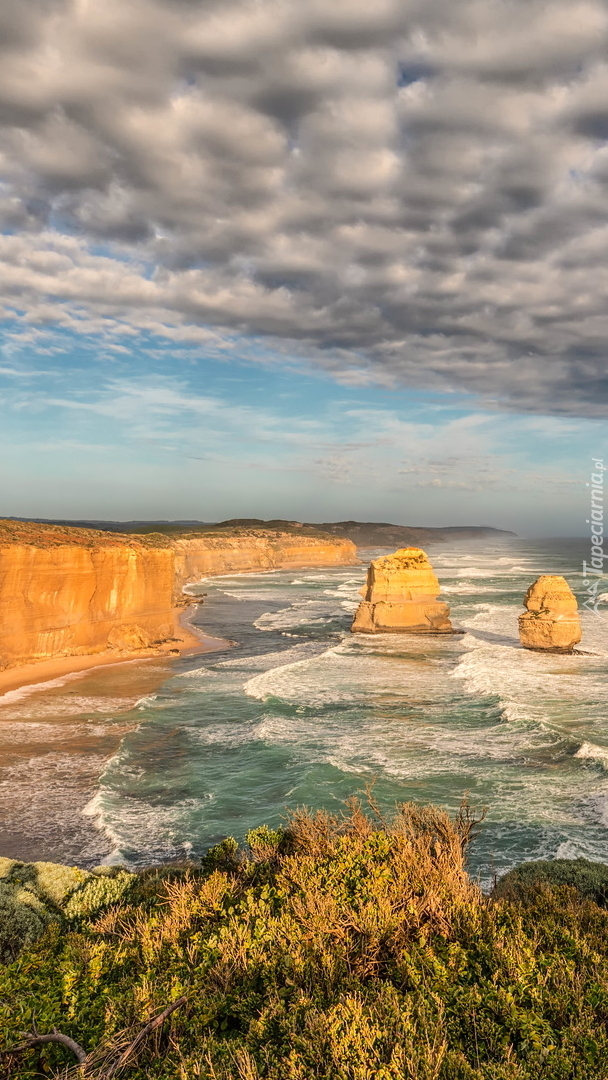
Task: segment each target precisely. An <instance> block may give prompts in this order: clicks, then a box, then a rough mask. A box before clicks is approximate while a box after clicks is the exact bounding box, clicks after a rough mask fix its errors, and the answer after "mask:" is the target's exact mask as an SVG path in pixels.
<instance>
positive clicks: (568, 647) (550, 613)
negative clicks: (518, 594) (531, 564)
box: [519, 574, 582, 652]
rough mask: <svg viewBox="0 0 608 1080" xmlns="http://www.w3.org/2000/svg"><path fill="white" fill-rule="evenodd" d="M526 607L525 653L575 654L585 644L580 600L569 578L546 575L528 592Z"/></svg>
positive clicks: (522, 618) (522, 619) (522, 633)
mask: <svg viewBox="0 0 608 1080" xmlns="http://www.w3.org/2000/svg"><path fill="white" fill-rule="evenodd" d="M524 604H525V607H526V609H527V610H526V611H525V612H524V613H523V615H520V616H519V639H520V641H521V643H522V645H523V647H524V648H525V649H548V650H549V651H551V652H571V651H572V649H573V647H574V646H575V645H576V644H577V643H578V642H579V641H580V640H581V636H582V634H581V624H580V619H579V616H578V609H577V603H576V597H575V595H574V593H573V592H572V589H571V588H570V586H569V585H568V582H567V581H566V579H565V578H563V577H559V576H558V575H556V574H543V575H542V576H541V577H539V578H537V580H536V581H535V582H534V584H533V585H531V586H530V588H529V589H528V591H527V593H526V595H525V597H524Z"/></svg>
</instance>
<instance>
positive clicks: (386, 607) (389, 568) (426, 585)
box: [351, 547, 453, 634]
mask: <svg viewBox="0 0 608 1080" xmlns="http://www.w3.org/2000/svg"><path fill="white" fill-rule="evenodd" d="M438 594H439V582H438V581H437V578H436V577H435V574H434V573H433V568H432V566H431V564H430V562H429V560H428V557H427V555H426V553H425V552H424V551H422V550H421V548H416V547H406V548H400V549H399V551H396V552H395V553H394V555H387V556H385V557H384V558H382V559H375V560H374V561H373V562H372V563H371V564H370V567H369V570H368V572H367V582H366V584H365V585H364V587H363V588H362V589H361V596H362V597H363V601H362V603H360V604H359V607H358V609H357V613H356V615H355V619H354V622H353V625H352V627H351V629H352V631H353V633H355V634H378V633H399V632H407V633H411V634H449V633H452V632H453V631H452V624H451V622H450V609H449V607H448V605H447V604H445V603H444V602H443V601H441V600H438V599H437V596H438Z"/></svg>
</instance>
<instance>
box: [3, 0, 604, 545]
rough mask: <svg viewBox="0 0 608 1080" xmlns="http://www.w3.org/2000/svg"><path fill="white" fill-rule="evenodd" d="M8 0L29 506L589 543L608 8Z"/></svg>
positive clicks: (19, 386) (13, 306) (12, 202)
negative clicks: (423, 528)
mask: <svg viewBox="0 0 608 1080" xmlns="http://www.w3.org/2000/svg"><path fill="white" fill-rule="evenodd" d="M5 8H6V10H5V11H3V13H2V35H0V348H1V352H0V395H1V397H0V409H1V414H0V415H1V419H2V424H1V431H0V440H2V443H3V446H2V450H3V454H4V460H5V461H6V463H7V467H6V468H5V470H3V476H2V479H1V481H0V496H1V506H2V511H1V512H2V513H4V514H6V515H21V516H27V515H31V516H38V517H92V518H104V517H107V518H123V519H124V518H200V519H206V520H214V519H215V520H217V519H221V518H225V517H232V516H239V517H240V516H256V517H286V518H294V519H310V520H332V519H343V518H351V517H352V518H358V519H376V520H389V521H395V522H402V523H408V522H410V523H420V524H430V525H433V524H434V525H439V524H489V525H495V526H498V527H504V528H513V529H515V530H516V531H518V532H520V533H522V534H537V535H539V534H540V535H542V534H545V535H546V534H559V533H562V534H576V535H582V534H584V533H585V531H586V526H585V517H586V513H587V510H586V500H587V492H586V488H585V486H584V485H585V483H586V479H587V477H588V473H589V464H590V458H591V456H592V455H596V456H603V455H604V446H605V445H606V420H607V415H608V412H607V404H608V359H607V357H608V349H607V343H608V311H607V306H606V297H607V296H608V141H607V138H606V134H607V132H608V105H607V104H606V103H607V102H608V2H607V0H549V2H547V0H407V2H406V0H375V2H374V3H373V4H372V3H370V2H369V0H332V2H331V3H328V2H327V0H306V2H305V3H302V0H255V2H252V0H187V2H185V0H87V2H86V3H82V2H81V0H49V2H48V3H40V4H17V3H14V4H11V5H5ZM606 456H608V450H607V451H606Z"/></svg>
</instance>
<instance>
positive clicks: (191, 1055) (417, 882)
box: [0, 802, 608, 1080]
mask: <svg viewBox="0 0 608 1080" xmlns="http://www.w3.org/2000/svg"><path fill="white" fill-rule="evenodd" d="M475 824H476V823H475V821H474V819H472V817H471V815H470V814H469V813H468V812H466V811H465V812H463V813H462V814H461V815H460V816H459V817H458V818H457V819H456V820H450V818H449V817H448V816H447V815H446V814H445V813H443V812H442V811H440V810H438V809H435V808H432V807H423V808H421V807H417V806H413V805H410V804H408V805H403V806H401V807H399V808H398V810H397V813H396V814H395V816H394V818H393V819H392V820H390V821H385V820H383V819H382V818H381V817H380V815H379V814H378V812H377V810H376V808H375V807H374V806H373V803H372V804H371V806H370V807H369V808H368V809H367V810H364V808H363V807H362V806H361V805H360V804H359V803H357V802H353V803H351V805H350V808H349V811H348V813H345V814H344V815H343V816H334V815H330V814H328V813H326V812H319V813H315V814H311V813H308V812H307V811H299V812H297V813H295V814H294V815H292V817H291V818H290V819H289V821H288V823H287V826H286V827H285V828H284V829H282V830H270V829H266V828H260V829H256V830H254V831H253V832H252V833H250V834H249V836H248V838H247V841H248V842H247V845H246V846H245V847H244V848H240V847H239V846H238V845H237V844H236V842H235V841H231V840H228V841H224V842H223V844H221V845H218V847H217V848H215V849H212V850H211V851H210V852H209V853H208V855H207V857H206V859H205V860H204V864H203V866H202V867H201V866H199V867H194V866H190V867H164V868H157V869H154V870H148V871H144V872H142V873H139V874H137V875H129V882H128V886H127V883H126V882H124V881H123V883H122V884H123V885H124V888H123V890H122V892H121V893H120V895H119V896H111V895H110V894H109V893H108V895H107V896H106V897H105V899H104V898H103V897H101V899H100V902H99V903H97V901H95V903H94V904H93V906H91V904H90V903H89V900H90V897H89V900H87V901H86V903H85V895H86V889H85V890H84V891H83V893H82V899H83V908H82V910H80V911H79V910H78V903H77V896H78V890H76V891H75V892H72V893H71V894H70V904H71V907H70V911H69V912H65V913H64V914H63V916H62V919H63V921H62V922H60V921H54V922H52V923H51V925H49V926H48V928H47V929H46V930H45V931H44V933H43V936H42V937H41V938H39V940H38V941H37V942H35V943H34V944H26V946H25V948H23V950H22V952H21V953H20V955H19V956H18V957H17V958H16V959H14V960H13V961H12V962H11V963H8V964H7V965H6V966H5V967H4V968H3V969H2V971H1V973H0V1029H1V1030H2V1036H0V1039H1V1043H0V1048H1V1049H2V1051H3V1054H2V1056H1V1057H0V1069H4V1070H5V1071H4V1074H3V1075H4V1076H6V1077H11V1078H15V1080H33V1078H34V1077H39V1076H40V1075H42V1073H41V1068H43V1069H44V1070H45V1071H44V1075H49V1074H51V1075H52V1074H53V1073H55V1074H58V1073H59V1072H60V1070H62V1069H64V1068H65V1067H66V1066H68V1065H69V1066H71V1067H74V1060H73V1058H70V1054H69V1053H68V1051H66V1049H64V1048H63V1047H61V1046H57V1045H50V1046H45V1047H44V1048H42V1049H41V1048H36V1049H34V1048H31V1049H24V1050H20V1051H18V1052H15V1053H10V1052H9V1053H7V1051H10V1049H11V1047H15V1046H18V1045H19V1044H20V1043H22V1041H23V1032H31V1031H33V1030H34V1029H35V1028H37V1030H38V1031H39V1032H44V1031H52V1029H53V1028H55V1027H56V1028H58V1029H59V1030H60V1031H61V1032H63V1033H64V1034H66V1035H67V1036H69V1037H70V1038H72V1039H74V1040H76V1041H77V1042H78V1044H80V1046H82V1047H83V1048H84V1049H85V1050H86V1051H87V1055H88V1056H87V1060H86V1062H85V1065H84V1066H83V1068H82V1071H81V1072H80V1075H81V1076H83V1077H89V1078H91V1080H92V1078H97V1080H101V1078H102V1077H105V1076H108V1075H110V1074H112V1075H120V1076H125V1077H129V1078H133V1080H144V1078H158V1080H190V1078H197V1080H262V1078H264V1080H532V1078H534V1080H538V1077H539V1076H542V1077H543V1078H546V1080H601V1078H604V1077H606V1076H608V1029H607V1025H608V912H607V911H606V910H605V909H604V908H603V907H602V906H600V905H599V904H597V903H595V902H594V901H593V900H592V899H589V898H588V897H585V896H583V895H582V894H581V893H580V892H579V891H578V890H577V889H576V888H574V887H572V886H571V885H553V884H550V883H548V882H547V881H542V880H541V881H536V880H534V878H533V876H531V877H530V879H529V880H527V881H526V888H525V889H524V890H519V891H518V890H511V891H509V890H507V891H506V893H505V895H504V896H497V897H496V898H489V897H486V896H484V895H483V894H482V893H481V891H480V889H479V888H478V886H477V885H476V884H475V883H474V882H473V881H471V879H470V878H469V876H468V874H467V872H466V866H465V856H466V847H467V843H468V840H469V839H470V836H471V832H472V830H473V829H474V827H475ZM118 873H120V872H118ZM123 873H124V872H123ZM109 880H110V881H116V882H117V887H118V877H116V878H112V877H111V878H110V879H109ZM80 888H83V887H82V886H81V887H80ZM89 888H90V884H89ZM98 899H99V898H98ZM93 907H95V908H96V909H95V913H93ZM182 998H183V999H184V1000H183V1002H182V1001H181V999H182ZM172 1003H174V1004H176V1005H177V1004H178V1003H179V1007H176V1008H175V1009H173V1011H171V1012H167V1013H166V1018H165V1019H164V1021H163V1022H162V1024H161V1023H159V1024H158V1025H157V1026H156V1027H154V1029H153V1030H152V1029H147V1028H146V1026H145V1025H146V1024H147V1022H148V1021H149V1020H150V1018H152V1017H155V1016H158V1015H159V1014H161V1012H162V1011H163V1010H167V1009H168V1007H169V1006H170V1005H171V1004H172ZM125 1047H126V1048H127V1051H126V1057H125ZM133 1047H135V1049H132V1050H131V1049H129V1048H133ZM121 1055H122V1058H121ZM119 1060H122V1062H123V1064H122V1065H121V1068H120V1070H119V1072H118V1073H116V1072H114V1073H112V1070H115V1069H116V1066H117V1062H118V1061H119Z"/></svg>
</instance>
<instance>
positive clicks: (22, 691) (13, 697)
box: [0, 671, 86, 708]
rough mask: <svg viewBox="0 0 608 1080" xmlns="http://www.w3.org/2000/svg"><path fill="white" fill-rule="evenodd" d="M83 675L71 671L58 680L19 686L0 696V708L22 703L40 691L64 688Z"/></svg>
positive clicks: (79, 672) (81, 672)
mask: <svg viewBox="0 0 608 1080" xmlns="http://www.w3.org/2000/svg"><path fill="white" fill-rule="evenodd" d="M85 674H86V672H84V671H73V672H71V673H70V674H69V675H62V676H61V677H60V678H58V679H48V680H47V681H46V682H39V683H30V684H29V685H28V686H20V687H19V688H18V689H17V690H7V691H6V693H4V694H0V708H3V706H4V705H13V704H14V703H15V702H16V701H22V700H23V698H26V697H29V696H30V694H38V693H40V692H41V691H47V690H54V689H55V688H56V687H58V686H65V684H66V683H68V682H72V680H73V679H80V678H82V676H83V675H85Z"/></svg>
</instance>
